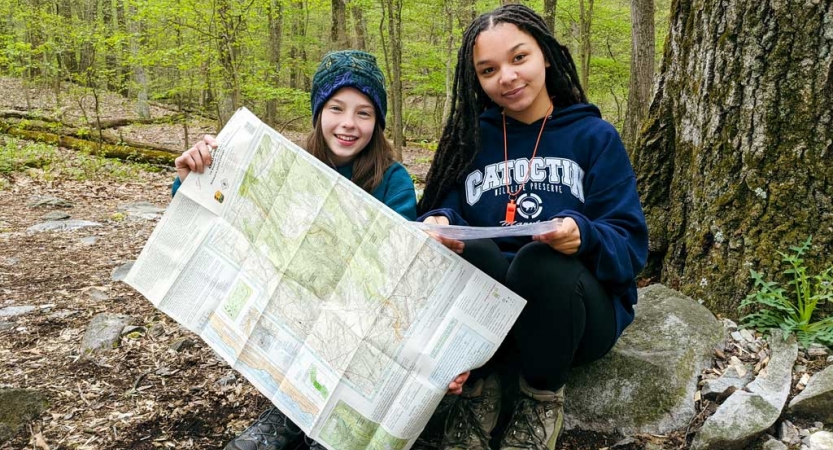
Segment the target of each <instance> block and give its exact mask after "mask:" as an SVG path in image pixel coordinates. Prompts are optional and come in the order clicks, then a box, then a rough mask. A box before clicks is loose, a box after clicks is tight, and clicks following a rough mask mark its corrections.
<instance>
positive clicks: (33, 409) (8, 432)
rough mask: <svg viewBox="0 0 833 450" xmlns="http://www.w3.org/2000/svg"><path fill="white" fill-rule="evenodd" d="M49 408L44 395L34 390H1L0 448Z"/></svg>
mask: <svg viewBox="0 0 833 450" xmlns="http://www.w3.org/2000/svg"><path fill="white" fill-rule="evenodd" d="M46 406H47V402H46V399H45V397H44V396H43V394H41V393H40V392H38V391H35V390H32V389H6V388H0V446H2V445H3V443H4V442H6V441H8V440H9V439H11V438H12V437H13V436H14V435H15V434H17V432H18V431H19V430H20V428H21V427H23V425H25V424H26V423H28V422H30V421H32V420H34V419H35V418H36V417H38V416H39V415H40V414H41V413H42V412H43V411H44V410H45V409H46Z"/></svg>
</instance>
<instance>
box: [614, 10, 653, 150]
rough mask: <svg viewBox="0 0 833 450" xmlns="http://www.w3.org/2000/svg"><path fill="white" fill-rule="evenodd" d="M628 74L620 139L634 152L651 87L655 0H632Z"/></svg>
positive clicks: (648, 101) (645, 114)
mask: <svg viewBox="0 0 833 450" xmlns="http://www.w3.org/2000/svg"><path fill="white" fill-rule="evenodd" d="M631 27H632V28H631V38H632V40H631V76H630V86H629V87H628V108H627V112H626V113H625V128H624V129H623V132H622V140H623V141H624V142H625V148H627V149H628V150H629V151H631V152H633V147H634V141H635V140H636V137H637V136H638V135H639V130H640V127H641V126H642V121H643V120H645V116H647V115H648V106H649V105H650V103H651V94H652V88H653V86H654V54H655V53H656V50H655V49H654V0H631Z"/></svg>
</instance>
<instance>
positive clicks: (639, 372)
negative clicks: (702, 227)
mask: <svg viewBox="0 0 833 450" xmlns="http://www.w3.org/2000/svg"><path fill="white" fill-rule="evenodd" d="M722 338H723V326H722V325H721V324H720V322H718V321H717V319H715V317H714V316H713V315H712V313H710V312H709V311H708V310H707V309H706V308H705V307H703V306H702V305H700V304H698V303H697V302H696V301H694V300H692V299H691V298H689V297H686V296H684V295H682V294H680V293H679V292H677V291H674V290H672V289H669V288H667V287H665V286H662V285H659V284H655V285H651V286H648V287H646V288H643V289H640V290H639V304H638V305H637V308H636V320H635V322H634V323H633V324H632V325H631V326H630V327H628V329H627V330H625V333H624V334H623V335H622V337H621V338H620V339H619V341H618V342H617V343H616V345H615V346H614V348H613V350H611V352H610V353H609V354H608V355H607V356H605V357H604V358H602V359H601V360H599V361H596V362H594V363H592V364H589V365H587V366H584V367H578V368H576V369H574V370H573V372H572V373H571V376H570V380H569V382H568V385H567V388H566V390H567V392H568V394H567V399H566V405H565V425H566V427H567V429H572V428H580V429H582V430H591V431H597V432H603V433H621V434H625V435H634V434H642V433H653V434H664V433H666V432H669V431H671V430H676V429H679V428H682V427H685V426H687V425H688V423H689V421H690V420H691V418H692V417H693V416H694V414H695V409H694V393H695V392H696V391H697V378H698V376H699V375H700V372H701V371H702V370H703V369H704V368H706V367H710V366H711V362H712V354H713V348H714V347H716V346H717V345H718V343H719V342H721V340H722Z"/></svg>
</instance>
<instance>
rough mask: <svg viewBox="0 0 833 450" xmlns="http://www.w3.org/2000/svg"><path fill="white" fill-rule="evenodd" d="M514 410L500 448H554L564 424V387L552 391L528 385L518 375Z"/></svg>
mask: <svg viewBox="0 0 833 450" xmlns="http://www.w3.org/2000/svg"><path fill="white" fill-rule="evenodd" d="M520 387H521V392H520V395H519V398H518V401H517V402H516V403H515V412H513V413H512V420H511V421H510V422H509V427H508V428H507V429H506V432H505V433H504V434H503V440H502V441H501V443H500V449H501V450H518V449H534V450H554V449H555V444H556V441H557V440H558V435H559V434H561V429H562V428H563V425H564V387H563V386H562V387H561V389H559V390H558V391H556V392H552V391H542V390H538V389H535V388H533V387H532V386H530V385H529V384H528V383H527V382H526V380H524V379H523V377H521V382H520Z"/></svg>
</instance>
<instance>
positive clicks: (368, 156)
mask: <svg viewBox="0 0 833 450" xmlns="http://www.w3.org/2000/svg"><path fill="white" fill-rule="evenodd" d="M306 147H307V152H309V154H311V155H312V156H315V157H316V158H318V159H320V160H321V161H322V162H324V163H325V164H327V165H328V166H330V167H335V164H334V163H333V160H332V158H331V157H330V154H331V153H330V148H329V147H327V142H326V141H324V133H323V132H322V131H321V114H319V115H318V118H317V119H316V120H315V127H314V128H313V130H312V133H310V134H309V136H307V146H306ZM392 163H393V148H391V146H390V142H388V140H387V139H385V132H384V129H383V128H382V124H381V121H379V120H376V124H375V125H374V126H373V136H371V137H370V142H368V143H367V145H366V146H365V147H364V148H363V149H362V151H361V152H359V154H358V155H356V158H355V159H353V178H352V179H351V180H350V181H352V182H353V184H355V185H356V186H358V187H360V188H362V189H364V190H365V191H367V192H368V193H370V194H372V193H373V190H374V189H376V187H377V186H379V183H381V182H382V178H383V177H384V176H385V171H386V170H388V167H390V165H391V164H392Z"/></svg>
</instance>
